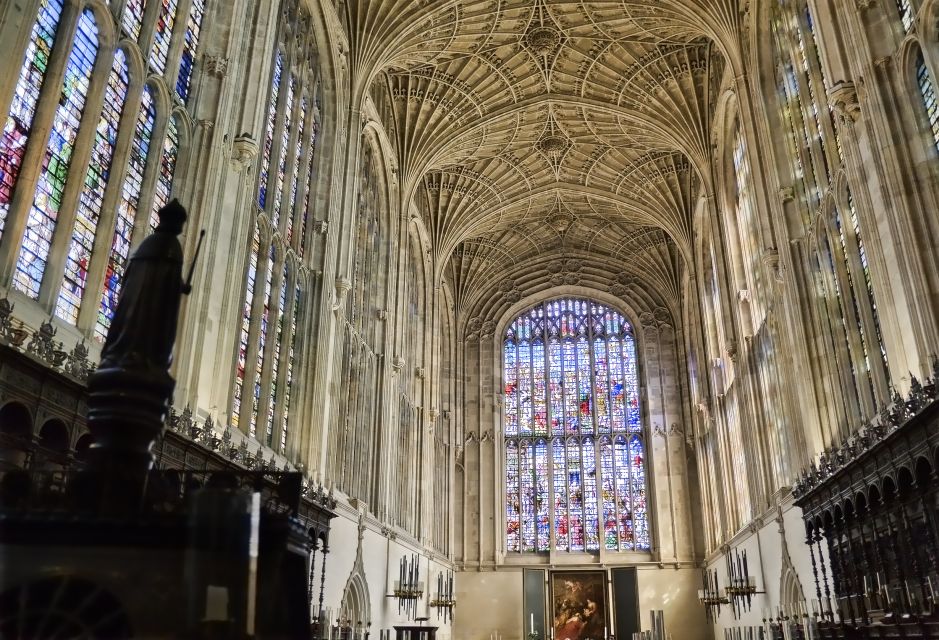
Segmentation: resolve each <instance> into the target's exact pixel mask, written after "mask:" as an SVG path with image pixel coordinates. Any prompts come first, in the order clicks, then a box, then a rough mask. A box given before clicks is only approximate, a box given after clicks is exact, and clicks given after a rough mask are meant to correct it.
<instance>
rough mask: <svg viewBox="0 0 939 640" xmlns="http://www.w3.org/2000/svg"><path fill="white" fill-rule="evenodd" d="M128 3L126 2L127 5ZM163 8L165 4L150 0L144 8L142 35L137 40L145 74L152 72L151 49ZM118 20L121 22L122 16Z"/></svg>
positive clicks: (141, 25) (141, 23) (141, 21)
mask: <svg viewBox="0 0 939 640" xmlns="http://www.w3.org/2000/svg"><path fill="white" fill-rule="evenodd" d="M127 1H128V0H125V5H126V2H127ZM162 7H163V3H162V2H161V1H160V0H148V1H147V3H146V5H145V6H144V11H143V17H142V19H141V20H140V35H139V36H138V38H137V43H138V44H139V45H140V53H141V54H142V58H143V67H144V70H145V73H149V72H150V49H151V48H152V47H153V36H154V35H155V34H156V29H155V26H156V21H157V19H158V18H159V17H160V9H161V8H162ZM118 20H120V16H118Z"/></svg>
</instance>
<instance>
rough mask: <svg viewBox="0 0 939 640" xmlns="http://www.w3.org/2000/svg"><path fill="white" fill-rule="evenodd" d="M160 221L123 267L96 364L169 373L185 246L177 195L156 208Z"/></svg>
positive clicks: (181, 210) (182, 215)
mask: <svg viewBox="0 0 939 640" xmlns="http://www.w3.org/2000/svg"><path fill="white" fill-rule="evenodd" d="M157 216H159V219H160V224H159V225H157V228H156V229H155V230H154V232H153V233H152V234H150V236H149V237H147V238H146V239H145V240H144V241H143V242H142V243H141V244H140V246H139V247H138V248H137V251H135V252H134V255H133V257H132V258H131V259H130V262H129V263H128V265H127V270H126V271H125V272H124V282H123V285H122V286H121V297H120V299H119V300H118V303H117V309H116V310H115V312H114V318H113V319H112V320H111V328H110V330H109V331H108V336H107V339H106V340H105V342H104V348H103V349H102V350H101V365H100V368H102V369H106V368H109V367H121V368H133V369H138V368H139V369H147V370H152V372H153V373H154V375H157V372H160V373H163V374H165V375H166V376H169V372H168V369H169V366H170V363H171V362H172V359H173V343H174V342H175V341H176V324H177V321H178V316H179V305H180V300H181V297H182V295H183V292H184V287H185V284H184V283H183V250H182V247H181V246H180V244H179V240H178V239H177V238H176V236H178V235H179V234H180V233H182V230H183V224H184V223H185V222H186V210H185V209H183V207H182V205H180V204H179V202H177V201H176V200H173V201H172V202H170V203H169V204H168V205H166V206H165V207H163V208H162V209H160V211H159V212H158V213H157Z"/></svg>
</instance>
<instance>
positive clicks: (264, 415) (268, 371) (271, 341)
mask: <svg viewBox="0 0 939 640" xmlns="http://www.w3.org/2000/svg"><path fill="white" fill-rule="evenodd" d="M274 256H275V260H274V274H273V277H272V278H271V298H270V302H269V303H268V314H267V337H266V339H265V341H264V353H263V354H262V357H263V358H264V360H263V364H262V367H261V397H260V398H259V400H258V427H260V426H261V425H262V424H263V425H264V431H263V433H261V430H260V429H259V430H258V434H259V435H258V441H259V442H262V443H263V444H265V445H267V446H269V447H271V448H274V449H279V447H275V446H274V443H275V442H279V440H280V438H279V433H278V431H277V429H276V421H272V423H271V424H270V428H271V440H270V442H268V441H267V428H268V412H269V410H270V404H271V403H272V402H274V401H275V400H276V398H273V397H272V396H271V391H272V389H271V377H272V376H273V371H274V359H275V358H279V357H280V353H275V351H274V350H275V347H276V346H277V344H276V343H277V333H278V330H279V327H280V321H281V318H282V317H283V311H284V310H283V309H281V308H280V290H281V288H282V287H283V284H284V262H285V256H284V249H283V246H282V245H280V243H278V245H277V247H276V250H275V252H274ZM266 286H267V283H266V282H265V284H264V287H266ZM289 293H290V292H289V291H288V292H287V295H288V296H289ZM285 298H286V299H285V305H286V302H287V301H288V300H289V298H287V297H286V296H285ZM283 346H284V343H283V334H281V344H280V347H281V348H283ZM285 370H286V366H285V365H284V363H283V362H282V361H281V362H278V372H277V373H278V377H279V376H280V374H283V373H284V371H285ZM277 390H278V392H279V393H280V394H281V395H282V394H283V387H281V386H278V387H277ZM275 435H277V436H278V437H277V438H275V437H274V436H275Z"/></svg>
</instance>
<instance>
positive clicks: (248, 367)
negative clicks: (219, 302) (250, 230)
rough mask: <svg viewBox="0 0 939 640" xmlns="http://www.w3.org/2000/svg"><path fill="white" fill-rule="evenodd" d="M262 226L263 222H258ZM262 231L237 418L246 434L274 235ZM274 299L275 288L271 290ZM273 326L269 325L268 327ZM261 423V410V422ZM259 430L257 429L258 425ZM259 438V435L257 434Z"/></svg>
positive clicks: (249, 418)
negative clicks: (272, 237)
mask: <svg viewBox="0 0 939 640" xmlns="http://www.w3.org/2000/svg"><path fill="white" fill-rule="evenodd" d="M259 222H260V221H259ZM263 226H264V225H262V229H261V241H260V243H259V249H258V264H257V269H256V270H255V277H254V300H253V301H252V303H251V322H250V325H249V327H250V328H249V329H248V349H247V352H246V353H245V375H244V380H242V388H241V410H240V413H239V414H238V428H239V429H240V430H241V431H243V432H244V433H245V435H247V434H249V433H250V432H251V413H252V411H253V409H254V385H255V378H256V376H257V362H258V349H259V347H260V345H259V344H258V341H259V339H260V336H261V315H262V314H263V313H264V292H265V289H266V288H267V271H268V269H269V268H270V259H269V255H270V250H271V241H272V240H271V237H270V236H271V233H270V230H269V229H266V228H263ZM271 295H273V286H272V287H271ZM268 326H270V324H268ZM260 420H261V412H260V408H259V409H258V421H260ZM255 427H257V425H255ZM255 437H257V431H255Z"/></svg>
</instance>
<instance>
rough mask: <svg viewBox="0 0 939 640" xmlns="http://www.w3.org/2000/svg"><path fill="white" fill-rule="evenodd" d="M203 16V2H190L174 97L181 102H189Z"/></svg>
mask: <svg viewBox="0 0 939 640" xmlns="http://www.w3.org/2000/svg"><path fill="white" fill-rule="evenodd" d="M204 14H205V0H192V5H191V6H190V7H189V20H188V22H187V23H186V39H185V40H184V41H183V54H182V57H181V58H180V59H179V75H178V76H177V77H176V95H177V96H179V97H180V98H181V99H182V101H183V102H188V101H189V88H190V85H191V84H192V66H193V65H194V64H195V62H196V50H197V49H198V48H199V32H200V31H201V29H202V16H203V15H204Z"/></svg>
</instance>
